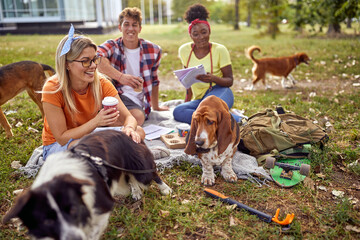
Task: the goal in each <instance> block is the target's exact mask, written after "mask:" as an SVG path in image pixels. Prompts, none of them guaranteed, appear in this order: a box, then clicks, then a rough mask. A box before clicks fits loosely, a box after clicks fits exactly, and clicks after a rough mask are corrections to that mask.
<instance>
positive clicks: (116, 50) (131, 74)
mask: <svg viewBox="0 0 360 240" xmlns="http://www.w3.org/2000/svg"><path fill="white" fill-rule="evenodd" d="M141 21H142V16H141V11H140V9H138V8H136V7H134V8H125V9H124V10H123V11H122V12H121V13H120V15H119V30H120V32H122V37H119V38H117V39H111V40H108V41H106V42H105V43H103V44H102V45H100V46H99V48H98V54H99V56H101V57H102V60H101V63H100V64H99V66H98V69H99V71H100V72H102V73H104V74H106V75H107V76H108V77H110V78H111V79H113V83H114V85H115V87H116V88H117V90H118V92H119V95H120V98H121V100H122V101H123V102H124V104H125V106H126V107H127V108H128V109H129V111H130V112H131V114H132V115H133V116H134V117H135V118H136V120H137V122H138V124H139V125H140V126H141V125H142V124H143V123H144V121H145V119H146V118H147V117H148V115H149V114H150V111H151V107H152V108H153V110H158V111H164V110H169V108H168V107H159V83H160V82H159V79H158V75H157V70H158V67H159V65H160V58H161V48H160V47H159V46H158V45H156V44H154V43H152V42H150V41H147V40H144V39H141V38H139V33H140V31H141Z"/></svg>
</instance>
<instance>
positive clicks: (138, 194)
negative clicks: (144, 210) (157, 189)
mask: <svg viewBox="0 0 360 240" xmlns="http://www.w3.org/2000/svg"><path fill="white" fill-rule="evenodd" d="M142 196H143V193H142V191H132V193H131V197H132V199H134V200H135V201H138V200H140V199H141V198H142Z"/></svg>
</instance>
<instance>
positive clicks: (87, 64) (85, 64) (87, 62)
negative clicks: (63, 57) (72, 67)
mask: <svg viewBox="0 0 360 240" xmlns="http://www.w3.org/2000/svg"><path fill="white" fill-rule="evenodd" d="M68 61H69V62H81V64H82V66H83V67H84V68H88V67H90V66H91V64H92V63H95V64H96V65H99V64H100V62H101V57H98V56H96V57H94V58H93V59H89V60H82V61H79V60H68Z"/></svg>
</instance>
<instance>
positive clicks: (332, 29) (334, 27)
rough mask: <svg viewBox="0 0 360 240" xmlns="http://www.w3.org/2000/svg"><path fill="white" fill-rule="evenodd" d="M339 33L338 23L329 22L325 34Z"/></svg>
mask: <svg viewBox="0 0 360 240" xmlns="http://www.w3.org/2000/svg"><path fill="white" fill-rule="evenodd" d="M337 33H341V26H340V24H339V23H329V28H328V31H327V33H326V34H327V35H332V34H337Z"/></svg>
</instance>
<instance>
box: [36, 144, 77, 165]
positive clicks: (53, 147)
mask: <svg viewBox="0 0 360 240" xmlns="http://www.w3.org/2000/svg"><path fill="white" fill-rule="evenodd" d="M72 141H74V139H70V140H69V141H68V142H67V143H66V144H65V145H64V146H61V145H60V144H59V143H58V142H54V143H52V144H50V145H46V146H43V159H44V161H45V160H46V158H47V157H48V156H49V155H51V154H53V153H57V152H63V151H65V150H67V148H68V146H69V144H70V143H71V142H72Z"/></svg>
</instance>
